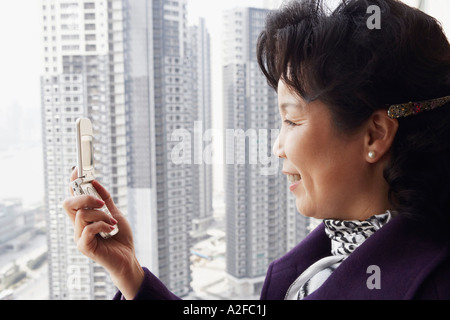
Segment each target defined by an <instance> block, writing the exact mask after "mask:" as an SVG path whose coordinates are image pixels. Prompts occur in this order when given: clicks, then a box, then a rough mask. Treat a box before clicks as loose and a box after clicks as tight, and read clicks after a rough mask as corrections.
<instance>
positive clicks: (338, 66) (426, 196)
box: [257, 0, 450, 228]
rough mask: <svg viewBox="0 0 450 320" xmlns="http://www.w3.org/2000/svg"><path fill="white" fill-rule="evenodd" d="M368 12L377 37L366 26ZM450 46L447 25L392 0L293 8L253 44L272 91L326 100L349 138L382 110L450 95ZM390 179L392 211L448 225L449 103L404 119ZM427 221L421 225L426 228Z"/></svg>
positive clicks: (275, 16) (315, 1)
mask: <svg viewBox="0 0 450 320" xmlns="http://www.w3.org/2000/svg"><path fill="white" fill-rule="evenodd" d="M370 5H376V6H377V7H378V8H380V12H381V20H380V21H381V28H380V29H376V28H375V29H371V28H369V27H368V25H367V21H368V19H369V17H370V16H371V13H367V11H368V7H369V6H370ZM449 49H450V46H449V42H448V40H447V38H446V36H445V34H444V32H443V30H442V27H441V25H440V24H439V22H437V21H436V20H435V19H434V18H432V17H430V16H429V15H427V14H425V13H423V12H422V11H420V10H418V9H415V8H411V7H409V6H407V5H405V4H404V3H401V2H400V1H396V0H348V1H344V0H342V1H341V3H340V4H339V6H338V7H337V8H336V9H335V10H333V11H331V10H329V9H328V8H327V7H326V6H325V4H324V3H323V1H321V0H303V1H292V2H289V3H287V4H285V5H284V6H283V7H281V8H280V10H278V11H274V12H272V13H270V14H269V15H268V17H267V21H266V27H265V30H264V31H263V32H262V33H261V35H260V36H259V39H258V44H257V56H258V62H259V65H260V68H261V70H262V72H263V73H264V75H265V76H266V77H267V80H268V83H269V85H270V86H271V87H273V88H274V89H275V90H277V86H278V81H279V80H280V79H283V81H284V82H285V83H286V84H287V85H288V86H289V87H291V89H292V90H294V91H295V92H296V93H297V94H299V95H300V96H302V97H303V98H304V99H305V100H306V101H314V100H317V99H319V100H321V101H323V102H324V103H325V104H326V105H327V106H328V107H329V109H330V112H331V114H332V118H333V121H334V125H335V126H336V128H337V129H339V130H340V131H341V132H344V133H348V134H351V133H352V132H354V131H355V130H356V129H357V128H359V127H360V126H361V125H362V124H363V123H364V122H365V121H366V120H367V119H368V118H369V117H370V116H371V115H372V114H373V112H374V111H376V110H380V109H387V108H388V106H389V105H392V104H397V103H405V102H409V101H414V102H419V101H424V100H428V99H434V98H440V97H444V96H447V95H450V50H449ZM384 177H385V179H386V180H387V182H388V184H389V186H390V194H389V196H390V200H391V202H392V204H393V205H394V206H395V208H396V210H397V211H399V212H400V213H402V214H406V215H408V216H410V217H414V218H419V219H421V220H425V221H432V222H433V223H434V224H442V223H444V224H445V226H446V227H447V228H448V227H449V226H450V104H449V103H447V105H446V106H443V107H441V108H439V109H436V110H434V111H428V112H424V113H422V114H420V115H417V116H410V117H407V118H403V119H399V130H398V133H397V135H396V138H395V141H394V143H393V145H392V150H391V160H390V163H389V165H388V167H387V168H386V169H385V173H384ZM423 218H425V219H423Z"/></svg>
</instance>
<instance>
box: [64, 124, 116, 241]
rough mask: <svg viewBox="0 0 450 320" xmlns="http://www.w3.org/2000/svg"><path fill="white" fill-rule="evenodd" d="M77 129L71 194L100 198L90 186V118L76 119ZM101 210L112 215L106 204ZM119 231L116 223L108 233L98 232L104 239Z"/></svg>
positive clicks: (91, 171) (92, 169)
mask: <svg viewBox="0 0 450 320" xmlns="http://www.w3.org/2000/svg"><path fill="white" fill-rule="evenodd" d="M76 131H77V166H78V179H76V180H74V181H72V183H71V184H70V186H71V188H72V190H73V194H74V195H75V196H78V195H83V194H89V195H92V196H95V197H97V198H98V199H102V198H101V197H100V195H99V194H98V193H97V190H95V188H94V187H93V186H92V183H91V182H92V181H93V180H94V179H95V176H94V141H93V140H94V137H93V134H94V132H93V130H92V123H91V120H89V119H87V118H80V119H77V122H76ZM98 210H102V211H103V212H105V213H107V214H108V215H110V216H112V215H111V213H110V212H109V210H108V208H107V207H106V205H104V206H103V207H102V208H101V209H98ZM118 232H119V228H118V227H117V225H116V226H115V229H114V230H113V231H111V232H110V233H104V232H100V236H102V238H104V239H108V238H111V237H112V236H114V235H116V234H117V233H118Z"/></svg>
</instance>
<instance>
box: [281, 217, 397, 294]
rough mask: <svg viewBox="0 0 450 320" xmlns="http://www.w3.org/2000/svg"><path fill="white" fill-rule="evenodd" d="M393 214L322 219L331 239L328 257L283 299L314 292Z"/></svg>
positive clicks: (307, 272)
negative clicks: (356, 218)
mask: <svg viewBox="0 0 450 320" xmlns="http://www.w3.org/2000/svg"><path fill="white" fill-rule="evenodd" d="M392 217H393V215H392V213H391V212H390V211H386V212H385V213H383V214H380V215H376V216H373V217H371V218H369V219H367V220H365V221H359V220H351V221H342V220H331V219H326V220H324V221H323V222H324V224H325V233H326V234H327V236H328V237H329V238H330V239H331V256H329V257H325V258H323V259H320V260H319V261H317V262H316V263H314V264H313V265H311V266H310V267H309V268H308V269H306V270H305V271H304V272H303V273H302V274H301V275H300V276H299V277H298V278H297V279H296V280H295V281H294V283H293V284H292V285H291V287H290V288H289V290H288V292H287V293H286V297H285V299H286V300H301V299H304V298H305V297H306V296H308V295H309V294H311V293H312V292H314V291H315V290H317V289H318V288H319V287H320V286H321V285H322V284H323V283H324V282H325V281H326V280H327V279H328V277H329V276H330V275H331V274H332V273H333V272H334V270H336V268H338V267H339V266H340V264H341V263H342V261H344V260H345V259H346V258H347V257H348V256H349V255H350V254H351V253H352V252H353V251H355V250H356V248H358V247H359V246H360V245H361V244H362V243H363V242H364V241H365V240H366V239H367V238H369V237H370V236H371V235H372V234H374V233H375V232H376V231H377V230H379V229H380V228H381V227H383V226H384V225H385V224H386V223H388V222H389V221H391V220H392Z"/></svg>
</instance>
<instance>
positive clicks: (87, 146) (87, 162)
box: [81, 136, 94, 171]
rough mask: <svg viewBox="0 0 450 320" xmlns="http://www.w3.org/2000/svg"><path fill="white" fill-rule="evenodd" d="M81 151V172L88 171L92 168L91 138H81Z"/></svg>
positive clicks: (92, 151)
mask: <svg viewBox="0 0 450 320" xmlns="http://www.w3.org/2000/svg"><path fill="white" fill-rule="evenodd" d="M81 150H82V155H81V157H82V159H81V161H82V162H81V163H82V166H83V171H90V170H92V169H93V168H94V158H93V157H94V148H93V143H92V136H82V137H81Z"/></svg>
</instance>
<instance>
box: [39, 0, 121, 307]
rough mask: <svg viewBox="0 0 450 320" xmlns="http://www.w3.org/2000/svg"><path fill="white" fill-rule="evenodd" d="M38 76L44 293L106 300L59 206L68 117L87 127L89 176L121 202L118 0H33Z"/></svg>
mask: <svg viewBox="0 0 450 320" xmlns="http://www.w3.org/2000/svg"><path fill="white" fill-rule="evenodd" d="M41 6H42V7H41V9H42V19H43V24H42V28H43V30H42V32H43V33H42V34H43V38H42V40H43V42H42V48H43V58H44V64H43V68H44V70H42V76H41V97H42V130H43V132H42V134H43V149H44V151H43V152H44V166H45V171H44V172H45V189H46V209H47V210H46V211H47V212H48V216H47V228H48V232H47V234H48V249H49V254H48V262H49V268H48V269H49V286H50V299H108V298H110V297H111V295H112V294H114V291H115V289H114V286H113V285H112V283H111V281H110V280H109V277H108V276H107V274H106V272H105V270H104V269H103V268H102V267H100V266H98V265H96V264H95V263H93V262H92V261H90V260H89V259H87V258H85V257H84V256H82V255H81V254H80V253H79V252H78V251H77V249H76V245H75V243H74V241H73V227H72V225H71V222H70V220H69V219H68V218H67V216H66V213H65V212H64V210H63V208H62V202H63V200H64V199H65V198H66V197H67V196H69V192H68V190H69V188H68V183H69V181H68V177H69V175H70V173H71V168H72V166H74V165H76V134H75V121H76V119H77V118H78V117H89V118H91V120H92V122H93V127H94V135H95V141H94V149H95V164H96V173H97V178H98V179H99V180H100V181H101V182H102V183H103V184H104V185H106V186H107V187H108V189H109V190H110V192H111V195H112V196H113V198H114V201H115V202H116V203H117V204H118V206H119V208H122V209H124V208H126V200H127V194H126V183H127V181H126V149H125V133H126V132H125V92H124V89H125V78H124V68H123V63H124V61H123V58H124V55H123V43H122V38H123V34H122V30H123V18H122V1H121V0H92V1H82V0H70V1H67V0H61V1H54V0H41Z"/></svg>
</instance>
